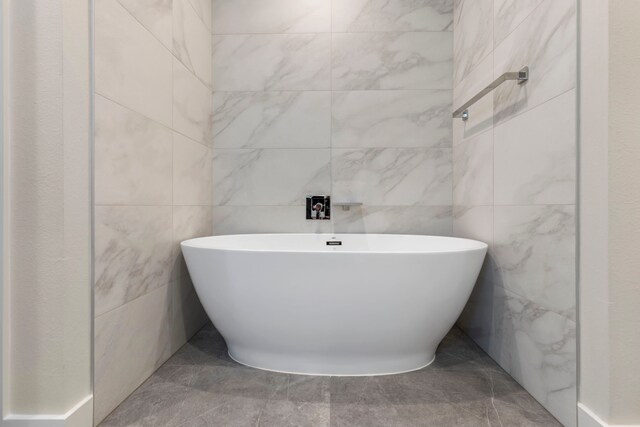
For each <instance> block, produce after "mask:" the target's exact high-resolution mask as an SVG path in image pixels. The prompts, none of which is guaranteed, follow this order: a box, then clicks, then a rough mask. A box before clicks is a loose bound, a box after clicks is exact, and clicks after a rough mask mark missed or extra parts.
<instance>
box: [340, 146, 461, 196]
mask: <svg viewBox="0 0 640 427" xmlns="http://www.w3.org/2000/svg"><path fill="white" fill-rule="evenodd" d="M331 167H332V179H333V197H334V200H352V201H358V202H363V203H364V204H365V205H372V206H446V205H450V204H451V202H452V200H451V193H452V187H451V149H422V148H404V149H395V148H370V149H333V150H332V159H331Z"/></svg>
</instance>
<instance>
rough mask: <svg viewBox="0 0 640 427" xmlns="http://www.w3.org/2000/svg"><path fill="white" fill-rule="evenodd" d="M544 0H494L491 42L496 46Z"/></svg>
mask: <svg viewBox="0 0 640 427" xmlns="http://www.w3.org/2000/svg"><path fill="white" fill-rule="evenodd" d="M543 1H544V0H495V2H494V4H493V37H494V40H493V44H494V46H497V45H499V44H500V42H501V41H502V40H504V39H505V38H506V37H507V36H508V35H509V34H510V33H511V32H512V31H513V30H514V29H515V28H516V27H517V26H518V25H520V24H521V23H522V21H523V20H524V19H525V18H526V17H527V16H529V14H530V13H531V12H533V10H534V9H535V8H536V7H538V5H540V4H541V3H542V2H543Z"/></svg>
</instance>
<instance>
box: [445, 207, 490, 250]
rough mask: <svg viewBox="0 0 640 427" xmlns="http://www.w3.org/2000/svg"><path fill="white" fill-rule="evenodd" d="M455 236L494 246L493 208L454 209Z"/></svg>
mask: <svg viewBox="0 0 640 427" xmlns="http://www.w3.org/2000/svg"><path fill="white" fill-rule="evenodd" d="M453 235H454V236H455V237H462V238H465V239H474V240H479V241H481V242H484V243H486V244H488V245H489V246H492V245H493V206H460V205H454V207H453Z"/></svg>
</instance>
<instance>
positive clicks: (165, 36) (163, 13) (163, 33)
mask: <svg viewBox="0 0 640 427" xmlns="http://www.w3.org/2000/svg"><path fill="white" fill-rule="evenodd" d="M118 2H119V3H120V4H121V5H122V7H124V8H125V9H127V10H128V11H129V13H131V15H133V16H134V17H135V18H136V19H137V20H138V21H140V23H141V24H142V25H144V27H145V28H146V29H147V30H149V31H150V32H151V34H153V35H154V36H156V38H157V39H158V40H160V42H161V43H162V44H163V45H165V47H167V48H168V49H171V44H172V30H171V29H172V18H171V11H172V4H173V0H118Z"/></svg>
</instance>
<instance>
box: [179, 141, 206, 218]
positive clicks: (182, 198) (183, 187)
mask: <svg viewBox="0 0 640 427" xmlns="http://www.w3.org/2000/svg"><path fill="white" fill-rule="evenodd" d="M211 165H212V158H211V150H210V149H209V148H207V147H205V146H204V145H202V144H199V143H197V142H195V141H192V140H190V139H189V138H186V137H184V136H182V135H180V134H178V133H174V134H173V204H174V205H210V204H211V194H212V186H211Z"/></svg>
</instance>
